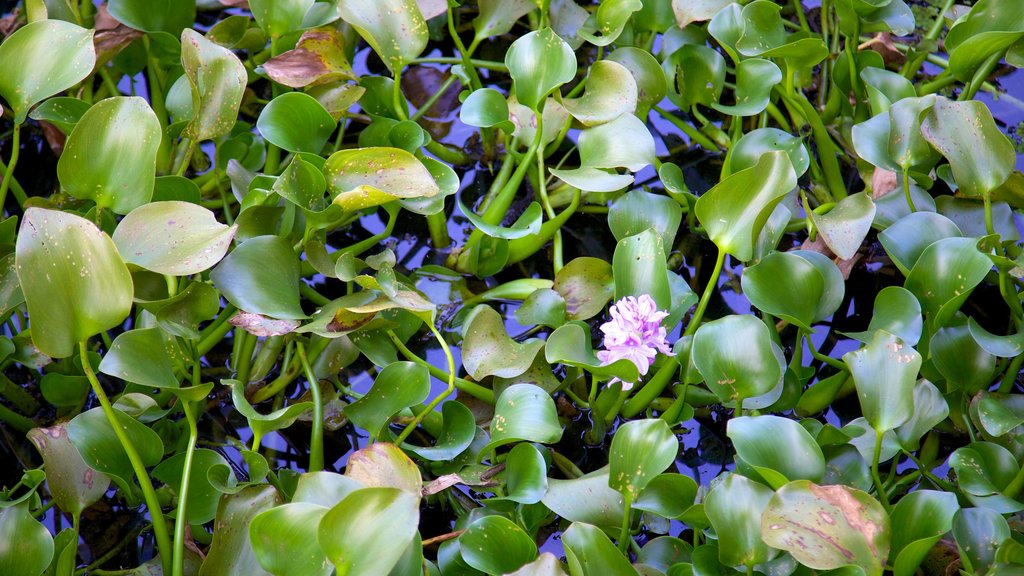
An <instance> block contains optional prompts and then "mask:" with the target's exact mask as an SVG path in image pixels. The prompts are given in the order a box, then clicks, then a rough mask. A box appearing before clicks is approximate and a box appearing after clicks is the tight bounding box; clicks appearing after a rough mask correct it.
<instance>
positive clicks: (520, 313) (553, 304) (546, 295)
mask: <svg viewBox="0 0 1024 576" xmlns="http://www.w3.org/2000/svg"><path fill="white" fill-rule="evenodd" d="M515 318H516V322H519V323H520V324H522V325H523V326H531V325H538V326H548V327H550V328H558V327H559V326H561V325H562V324H565V300H564V299H563V298H562V295H561V294H559V293H558V292H555V291H554V290H552V289H550V288H541V289H538V290H535V291H534V292H533V293H531V294H530V295H529V296H527V297H526V300H523V303H522V305H521V306H519V308H517V309H516V312H515Z"/></svg>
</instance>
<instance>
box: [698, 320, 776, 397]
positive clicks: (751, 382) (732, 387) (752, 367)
mask: <svg viewBox="0 0 1024 576" xmlns="http://www.w3.org/2000/svg"><path fill="white" fill-rule="evenodd" d="M690 354H691V358H692V360H693V364H694V366H696V368H697V370H698V371H699V372H700V374H701V376H703V377H704V382H705V383H706V384H707V386H708V388H709V389H710V390H711V391H712V392H714V393H715V395H716V396H718V398H719V399H721V400H722V402H734V401H737V400H744V399H749V398H753V397H755V396H760V395H762V394H765V393H767V392H769V391H770V390H772V389H773V388H775V386H776V385H777V384H778V383H779V382H780V381H781V379H782V376H783V371H782V367H781V366H780V365H779V360H778V358H777V357H776V356H775V353H774V351H773V350H772V341H771V336H770V335H769V334H768V328H767V326H765V325H764V323H763V322H761V321H760V320H758V319H757V318H755V317H753V316H749V315H742V316H741V315H736V314H733V315H729V316H726V317H724V318H720V319H718V320H715V321H712V322H708V323H707V324H703V325H701V327H700V328H698V329H697V332H696V333H695V334H694V335H693V347H692V348H691V351H690Z"/></svg>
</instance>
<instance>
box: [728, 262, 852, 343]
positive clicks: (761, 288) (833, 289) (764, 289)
mask: <svg viewBox="0 0 1024 576" xmlns="http://www.w3.org/2000/svg"><path fill="white" fill-rule="evenodd" d="M824 266H826V267H829V268H832V269H834V271H835V272H836V274H835V275H833V274H828V275H825V274H822V272H821V270H820V269H819V268H818V267H817V266H815V264H814V263H813V262H812V261H811V260H810V259H809V258H807V257H805V253H802V252H801V251H796V252H772V253H770V254H768V255H767V256H765V257H764V258H762V259H761V261H760V262H758V263H757V264H755V265H753V266H751V267H749V268H747V269H746V270H744V273H743V277H742V278H741V282H742V286H743V293H744V294H745V295H746V296H747V298H749V299H750V302H751V304H753V305H754V306H756V307H757V308H758V309H759V310H762V311H764V312H767V313H769V314H772V315H775V316H779V317H780V318H785V319H786V320H789V321H790V322H792V323H793V324H796V325H797V326H799V327H801V328H803V329H804V330H805V331H811V325H812V324H814V323H816V322H820V321H821V320H824V319H825V318H826V317H828V316H830V315H831V314H832V313H833V312H835V311H836V308H838V307H839V305H840V303H841V302H842V294H843V290H844V283H843V279H842V275H841V274H840V273H839V270H838V269H837V268H836V266H835V264H833V263H832V262H831V261H830V260H828V259H825V263H824ZM827 294H829V295H831V294H838V295H839V299H838V301H837V300H836V299H835V298H828V299H826V298H825V296H826V295H827ZM826 300H827V301H826ZM822 304H825V305H826V306H828V308H825V309H821V305H822ZM833 304H834V306H833Z"/></svg>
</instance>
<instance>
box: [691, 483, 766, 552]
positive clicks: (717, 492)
mask: <svg viewBox="0 0 1024 576" xmlns="http://www.w3.org/2000/svg"><path fill="white" fill-rule="evenodd" d="M771 498H772V491H771V489H770V488H768V487H767V486H765V485H763V484H760V483H758V482H754V481H753V480H749V479H747V478H745V477H743V476H740V475H739V474H733V473H729V474H726V475H725V476H724V477H723V478H719V480H718V483H717V484H715V485H714V486H712V487H711V490H710V491H709V492H708V495H707V497H705V498H704V512H705V513H706V514H707V517H708V520H709V521H710V522H711V525H712V526H713V527H714V528H715V533H716V534H721V535H723V536H725V535H728V536H727V537H723V538H719V541H718V559H719V560H720V561H721V562H722V564H725V565H726V566H753V565H755V564H761V563H763V562H767V561H768V560H771V559H772V558H774V557H775V556H776V554H778V551H777V550H773V549H771V548H769V547H768V545H767V544H765V542H764V541H762V540H761V512H762V511H766V510H765V508H766V507H767V506H768V502H769V500H771Z"/></svg>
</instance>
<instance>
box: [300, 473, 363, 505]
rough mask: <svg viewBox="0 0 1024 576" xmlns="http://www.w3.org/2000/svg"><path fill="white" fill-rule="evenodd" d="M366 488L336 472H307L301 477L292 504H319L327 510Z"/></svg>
mask: <svg viewBox="0 0 1024 576" xmlns="http://www.w3.org/2000/svg"><path fill="white" fill-rule="evenodd" d="M360 488H365V486H363V485H362V484H361V483H359V482H358V481H356V480H353V479H351V478H349V477H348V476H342V475H341V474H337V473H335V472H327V471H325V470H321V471H319V472H306V473H305V474H303V475H302V476H299V481H298V483H296V485H295V494H293V495H292V502H308V503H310V504H319V505H320V506H323V507H325V508H333V507H334V506H335V505H337V504H338V502H341V501H342V500H344V499H345V497H346V496H348V495H349V494H351V493H352V492H355V491H356V490H359V489H360Z"/></svg>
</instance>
